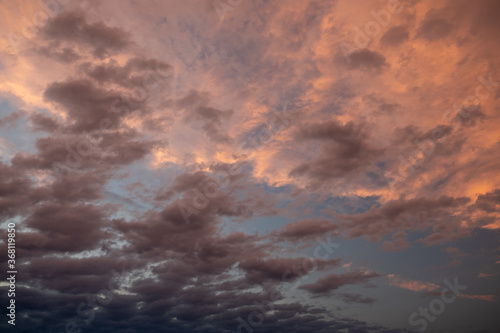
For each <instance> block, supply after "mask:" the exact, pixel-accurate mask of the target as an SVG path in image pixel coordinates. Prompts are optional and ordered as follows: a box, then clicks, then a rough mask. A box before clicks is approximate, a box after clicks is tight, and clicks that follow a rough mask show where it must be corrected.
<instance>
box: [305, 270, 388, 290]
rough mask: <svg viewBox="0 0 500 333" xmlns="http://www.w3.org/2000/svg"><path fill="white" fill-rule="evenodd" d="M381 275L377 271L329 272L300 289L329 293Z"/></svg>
mask: <svg viewBox="0 0 500 333" xmlns="http://www.w3.org/2000/svg"><path fill="white" fill-rule="evenodd" d="M378 276H380V275H379V274H377V273H375V272H366V271H360V270H358V271H353V272H348V273H344V274H339V275H337V274H329V275H326V276H324V277H322V278H320V279H318V281H316V282H314V283H311V284H306V285H303V286H300V287H299V288H300V289H304V290H306V291H308V292H310V293H312V294H328V293H329V292H331V291H333V290H336V289H338V288H340V287H342V286H344V285H349V284H358V283H364V282H367V281H369V280H370V279H372V278H375V277H378Z"/></svg>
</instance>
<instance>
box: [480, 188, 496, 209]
mask: <svg viewBox="0 0 500 333" xmlns="http://www.w3.org/2000/svg"><path fill="white" fill-rule="evenodd" d="M499 205H500V189H496V190H495V191H492V192H488V193H485V194H480V195H479V196H478V197H477V200H476V203H475V206H476V207H477V208H478V209H480V210H482V211H485V212H487V213H493V212H496V211H498V209H499V208H497V206H499Z"/></svg>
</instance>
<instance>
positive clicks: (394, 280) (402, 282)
mask: <svg viewBox="0 0 500 333" xmlns="http://www.w3.org/2000/svg"><path fill="white" fill-rule="evenodd" d="M387 277H388V278H389V284H390V285H391V286H396V287H400V288H403V289H408V290H411V291H434V290H436V289H438V288H439V286H438V285H436V284H434V283H430V282H424V281H416V280H407V279H403V278H402V277H401V276H399V275H394V274H389V275H387Z"/></svg>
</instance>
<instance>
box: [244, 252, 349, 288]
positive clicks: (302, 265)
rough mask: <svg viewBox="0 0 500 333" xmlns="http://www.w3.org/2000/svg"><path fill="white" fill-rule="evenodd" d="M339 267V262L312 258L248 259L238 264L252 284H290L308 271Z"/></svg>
mask: <svg viewBox="0 0 500 333" xmlns="http://www.w3.org/2000/svg"><path fill="white" fill-rule="evenodd" d="M339 265H340V260H328V261H325V260H316V259H312V258H297V259H288V258H270V259H265V260H264V259H260V258H250V259H246V260H245V261H243V262H241V263H240V264H239V267H240V268H241V269H243V270H244V271H246V276H247V279H248V280H249V281H250V282H252V283H264V282H266V281H268V280H272V281H276V282H279V281H283V282H291V281H292V280H294V279H296V278H298V277H301V276H304V275H306V274H307V273H309V271H310V270H312V269H314V268H317V269H319V270H323V269H331V268H335V267H337V266H339Z"/></svg>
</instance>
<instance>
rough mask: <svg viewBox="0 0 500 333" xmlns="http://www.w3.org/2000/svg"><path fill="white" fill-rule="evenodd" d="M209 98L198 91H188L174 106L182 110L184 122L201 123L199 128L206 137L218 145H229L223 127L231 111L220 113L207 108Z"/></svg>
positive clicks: (220, 111) (228, 138)
mask: <svg viewBox="0 0 500 333" xmlns="http://www.w3.org/2000/svg"><path fill="white" fill-rule="evenodd" d="M208 101H209V98H208V96H207V95H206V94H203V93H200V92H198V91H194V90H192V91H190V92H189V93H188V94H187V95H186V96H184V97H183V98H181V99H179V100H178V101H177V102H176V106H177V107H178V108H179V109H181V110H183V112H184V115H185V116H184V120H185V121H186V122H190V123H196V122H201V128H202V129H203V131H204V132H205V134H206V135H207V137H208V138H209V139H210V140H211V141H213V142H218V143H229V142H230V141H231V138H230V137H229V136H228V135H227V134H226V133H225V132H226V131H227V129H225V128H224V127H223V125H224V122H226V121H228V120H229V119H230V117H231V116H232V114H233V111H232V110H227V111H222V110H217V109H215V108H213V107H209V106H207V104H208Z"/></svg>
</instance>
